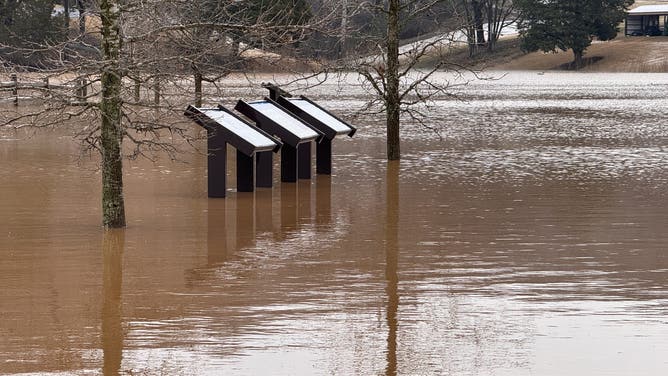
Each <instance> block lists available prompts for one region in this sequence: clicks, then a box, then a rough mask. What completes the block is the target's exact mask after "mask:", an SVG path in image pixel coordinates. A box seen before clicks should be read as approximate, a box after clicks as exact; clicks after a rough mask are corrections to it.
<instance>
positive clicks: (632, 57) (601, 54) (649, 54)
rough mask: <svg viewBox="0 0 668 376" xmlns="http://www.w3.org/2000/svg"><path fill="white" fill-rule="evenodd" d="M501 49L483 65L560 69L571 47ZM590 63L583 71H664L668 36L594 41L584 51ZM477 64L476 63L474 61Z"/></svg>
mask: <svg viewBox="0 0 668 376" xmlns="http://www.w3.org/2000/svg"><path fill="white" fill-rule="evenodd" d="M504 49H509V51H506V52H505V53H502V52H501V51H500V52H499V54H500V56H502V57H504V56H505V58H502V59H499V58H497V57H495V56H489V57H487V58H486V67H487V68H488V69H494V70H541V71H542V70H553V69H563V67H564V65H566V64H568V63H569V62H571V61H572V60H573V53H572V52H571V51H566V52H561V51H560V52H559V53H543V52H533V53H529V54H523V53H521V51H519V48H518V46H517V44H514V45H513V44H507V45H506V46H505V47H504ZM585 58H589V59H590V60H591V61H592V63H591V64H589V65H588V66H586V67H584V68H583V69H582V71H584V72H668V37H618V38H617V39H614V40H612V41H608V42H594V44H592V45H591V46H590V47H589V48H588V49H587V52H586V53H585ZM476 64H479V63H476Z"/></svg>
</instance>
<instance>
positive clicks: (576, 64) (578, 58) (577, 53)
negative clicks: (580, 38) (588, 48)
mask: <svg viewBox="0 0 668 376" xmlns="http://www.w3.org/2000/svg"><path fill="white" fill-rule="evenodd" d="M583 54H584V50H578V49H573V69H575V70H579V69H580V68H582V67H583V66H584V60H583V58H582V55H583Z"/></svg>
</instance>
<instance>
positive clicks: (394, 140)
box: [385, 0, 401, 161]
mask: <svg viewBox="0 0 668 376" xmlns="http://www.w3.org/2000/svg"><path fill="white" fill-rule="evenodd" d="M399 11H400V3H399V0H390V2H389V9H388V19H387V56H386V60H387V70H386V73H385V77H386V80H387V83H386V85H387V91H386V93H385V107H386V111H387V159H388V160H390V161H392V160H398V159H400V158H401V150H400V140H399V115H400V108H401V98H400V96H399Z"/></svg>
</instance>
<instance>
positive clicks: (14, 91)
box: [11, 73, 19, 106]
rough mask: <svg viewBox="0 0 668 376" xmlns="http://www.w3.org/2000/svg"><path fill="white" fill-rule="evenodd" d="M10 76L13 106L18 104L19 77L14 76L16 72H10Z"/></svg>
mask: <svg viewBox="0 0 668 376" xmlns="http://www.w3.org/2000/svg"><path fill="white" fill-rule="evenodd" d="M11 78H12V83H13V84H14V88H13V89H12V95H13V96H14V106H18V105H19V78H18V77H17V76H16V73H12V75H11Z"/></svg>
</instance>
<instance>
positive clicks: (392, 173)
mask: <svg viewBox="0 0 668 376" xmlns="http://www.w3.org/2000/svg"><path fill="white" fill-rule="evenodd" d="M386 183H387V190H386V197H385V200H386V205H387V206H386V207H387V209H386V210H387V214H386V222H385V279H386V281H387V289H386V292H387V328H388V333H387V367H386V369H385V373H386V375H388V376H394V375H396V374H397V328H398V326H399V323H398V320H397V311H398V309H399V291H398V288H399V273H398V264H399V161H389V162H388V164H387V175H386Z"/></svg>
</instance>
